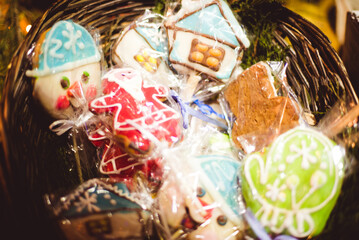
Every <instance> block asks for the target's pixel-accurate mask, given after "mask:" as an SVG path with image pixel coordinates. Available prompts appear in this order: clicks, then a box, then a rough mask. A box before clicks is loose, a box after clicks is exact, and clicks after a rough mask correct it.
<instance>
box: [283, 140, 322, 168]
mask: <svg viewBox="0 0 359 240" xmlns="http://www.w3.org/2000/svg"><path fill="white" fill-rule="evenodd" d="M317 147H318V145H317V143H316V142H315V141H311V142H310V144H309V146H308V144H307V143H306V141H304V140H302V141H301V142H300V146H297V145H295V144H292V145H290V147H289V150H290V151H291V153H292V154H291V155H289V156H288V157H287V163H293V162H294V160H296V159H297V158H301V159H302V168H303V169H308V168H309V167H310V164H314V163H316V162H317V160H318V159H317V157H316V156H313V154H312V153H311V152H312V151H313V150H315V149H316V148H317Z"/></svg>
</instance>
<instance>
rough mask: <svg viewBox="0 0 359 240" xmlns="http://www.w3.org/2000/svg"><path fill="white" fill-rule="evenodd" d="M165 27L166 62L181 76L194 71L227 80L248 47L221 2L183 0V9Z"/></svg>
mask: <svg viewBox="0 0 359 240" xmlns="http://www.w3.org/2000/svg"><path fill="white" fill-rule="evenodd" d="M165 26H166V29H167V34H168V41H169V49H170V51H169V60H170V62H171V63H172V64H173V66H174V68H175V69H176V70H177V71H179V72H181V73H185V72H186V71H188V70H194V71H196V72H198V73H204V74H205V75H206V76H208V77H209V78H212V79H216V80H221V81H226V80H227V79H229V77H230V76H231V74H232V72H233V70H234V68H235V66H236V63H237V60H238V59H240V58H241V55H242V53H243V50H244V49H245V48H248V46H249V40H248V38H247V37H246V35H245V33H244V31H243V28H242V27H241V26H240V25H239V23H238V21H237V20H236V18H235V16H234V15H233V13H232V11H231V9H230V8H229V6H228V5H227V4H226V3H225V2H224V1H222V0H219V1H216V0H215V1H213V0H211V1H208V0H207V1H185V0H184V1H182V9H181V10H180V11H179V12H178V13H177V14H176V15H174V16H172V17H170V18H169V19H168V21H167V22H166V23H165Z"/></svg>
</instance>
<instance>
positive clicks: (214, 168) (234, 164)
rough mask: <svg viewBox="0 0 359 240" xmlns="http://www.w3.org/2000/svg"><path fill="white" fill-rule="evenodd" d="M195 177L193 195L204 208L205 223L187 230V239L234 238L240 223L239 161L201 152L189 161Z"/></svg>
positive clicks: (239, 231) (240, 225)
mask: <svg viewBox="0 0 359 240" xmlns="http://www.w3.org/2000/svg"><path fill="white" fill-rule="evenodd" d="M193 163H194V165H196V167H197V170H198V173H199V174H200V177H199V180H200V182H199V185H198V188H197V197H198V199H199V200H200V202H201V204H202V205H203V208H204V209H206V211H207V215H206V216H205V218H206V223H203V224H201V225H200V226H199V227H198V228H197V229H196V230H195V231H193V232H191V233H190V235H189V236H190V239H197V237H198V236H202V237H203V238H204V239H217V240H220V239H238V238H240V237H241V236H242V231H243V230H244V223H243V219H242V217H241V211H242V210H243V209H240V204H239V203H238V195H239V186H238V172H239V167H240V166H239V162H238V161H236V160H234V159H233V158H231V157H228V156H221V155H203V156H199V157H197V158H196V159H194V161H193Z"/></svg>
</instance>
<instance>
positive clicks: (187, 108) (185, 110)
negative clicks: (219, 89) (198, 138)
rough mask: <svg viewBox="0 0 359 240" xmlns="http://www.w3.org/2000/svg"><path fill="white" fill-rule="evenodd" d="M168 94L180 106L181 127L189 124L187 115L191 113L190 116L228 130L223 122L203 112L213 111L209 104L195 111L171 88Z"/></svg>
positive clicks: (186, 126)
mask: <svg viewBox="0 0 359 240" xmlns="http://www.w3.org/2000/svg"><path fill="white" fill-rule="evenodd" d="M170 95H171V97H172V98H173V100H175V101H176V102H177V103H178V104H179V106H180V108H181V114H182V116H183V127H184V128H185V129H187V128H188V125H189V120H188V115H192V116H194V117H196V118H199V119H201V120H203V121H206V122H209V123H212V124H214V125H216V126H218V127H221V128H223V129H224V130H226V131H227V130H228V126H227V125H226V124H224V123H222V122H220V121H218V120H216V119H213V118H210V117H208V116H207V115H206V114H205V113H211V111H213V112H215V111H214V110H213V108H211V107H210V106H208V105H207V106H208V108H202V111H196V110H194V109H193V108H191V107H190V106H189V104H188V103H185V102H183V100H182V99H181V98H180V97H179V96H178V94H177V93H176V92H175V91H173V90H171V91H170ZM199 104H200V103H199ZM203 105H205V104H202V106H203ZM200 109H201V107H200ZM217 114H218V113H217Z"/></svg>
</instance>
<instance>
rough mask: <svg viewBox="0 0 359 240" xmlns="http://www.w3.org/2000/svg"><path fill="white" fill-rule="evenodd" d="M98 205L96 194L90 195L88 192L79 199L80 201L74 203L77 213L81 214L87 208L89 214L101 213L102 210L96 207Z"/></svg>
mask: <svg viewBox="0 0 359 240" xmlns="http://www.w3.org/2000/svg"><path fill="white" fill-rule="evenodd" d="M96 203H97V196H96V194H92V195H90V194H89V193H88V192H85V193H84V195H83V197H79V201H78V202H76V203H74V205H75V206H76V207H77V209H76V211H77V212H81V211H82V210H84V209H85V208H87V211H89V212H99V211H100V208H99V207H97V206H96Z"/></svg>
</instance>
